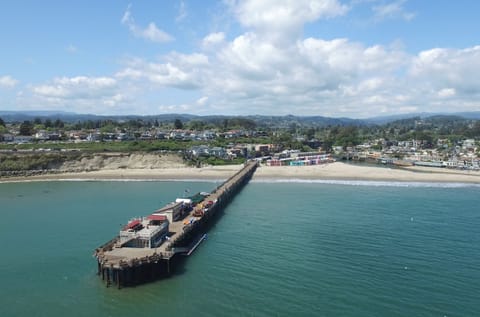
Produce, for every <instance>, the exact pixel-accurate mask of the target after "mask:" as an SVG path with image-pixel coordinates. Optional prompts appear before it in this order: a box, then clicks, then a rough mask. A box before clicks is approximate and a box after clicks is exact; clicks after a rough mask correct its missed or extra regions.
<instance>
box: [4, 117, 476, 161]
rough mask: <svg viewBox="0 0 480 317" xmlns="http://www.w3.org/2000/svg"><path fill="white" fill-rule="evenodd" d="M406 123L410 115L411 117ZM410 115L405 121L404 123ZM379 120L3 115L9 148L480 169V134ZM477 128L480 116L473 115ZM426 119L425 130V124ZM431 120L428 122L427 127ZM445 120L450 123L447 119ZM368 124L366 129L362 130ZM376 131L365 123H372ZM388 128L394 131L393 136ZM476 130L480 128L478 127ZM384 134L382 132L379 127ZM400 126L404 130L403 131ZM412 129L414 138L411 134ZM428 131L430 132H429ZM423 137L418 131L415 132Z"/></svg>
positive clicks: (195, 158)
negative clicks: (317, 122) (279, 122)
mask: <svg viewBox="0 0 480 317" xmlns="http://www.w3.org/2000/svg"><path fill="white" fill-rule="evenodd" d="M404 123H405V122H404ZM404 123H402V124H404ZM396 124H397V125H398V122H394V123H391V124H390V125H385V126H374V127H352V126H350V127H348V126H347V127H342V126H340V127H338V126H337V127H324V128H318V127H317V128H312V127H308V126H307V127H303V128H298V127H296V129H295V130H292V129H291V127H288V128H278V127H273V128H265V127H261V128H260V127H259V126H260V125H258V124H256V123H251V122H248V128H249V129H246V128H245V127H242V126H241V125H239V126H236V127H235V128H233V129H228V127H226V128H225V127H223V128H220V127H218V126H214V125H211V126H210V127H208V128H207V129H202V130H200V129H194V127H195V126H194V125H193V124H188V123H187V124H184V123H183V122H179V121H178V120H176V121H175V122H173V123H170V124H165V125H163V126H161V125H159V124H152V125H148V124H142V125H138V126H137V127H133V126H132V125H130V126H126V125H122V124H119V123H115V122H108V123H107V124H103V125H102V124H98V126H97V127H87V126H85V125H83V126H82V125H80V124H78V123H77V124H67V123H64V122H62V121H61V120H50V119H46V120H44V121H42V120H41V119H36V120H34V121H33V122H27V121H24V122H22V123H18V122H4V121H3V120H1V121H0V142H1V144H0V150H1V151H2V152H3V153H9V152H15V153H21V152H42V151H43V152H49V151H64V152H66V151H88V150H94V151H125V150H127V151H137V150H140V151H141V150H146V151H173V152H178V153H181V154H182V156H183V157H184V159H185V160H187V161H190V162H191V163H192V165H197V166H200V165H204V164H213V165H215V164H229V162H230V163H239V162H242V161H243V160H245V159H257V160H258V161H261V162H263V163H264V164H266V165H270V166H282V165H292V166H302V165H316V164H324V163H328V162H332V161H334V160H353V161H359V162H370V163H378V164H392V165H397V166H409V165H418V166H429V167H439V168H458V169H469V170H478V169H479V168H480V155H479V153H480V152H479V149H480V147H479V139H480V136H476V137H468V136H467V135H469V136H471V135H472V133H470V131H468V130H467V132H469V133H465V135H455V137H454V138H452V137H451V136H444V137H441V136H439V137H433V131H435V129H436V128H435V127H432V125H431V124H430V125H429V123H428V121H425V122H421V121H420V120H418V119H416V120H414V121H413V124H414V126H413V128H410V129H408V128H407V127H408V125H407V124H404V125H403V126H402V129H403V130H404V131H403V134H402V135H400V132H402V131H401V130H400V129H398V127H397V128H393V127H392V126H395V125H396ZM466 124H468V126H467V129H468V127H470V129H471V130H472V131H476V130H475V129H478V126H479V123H478V121H476V122H474V123H473V124H472V123H471V122H469V123H466ZM419 126H421V127H422V130H421V133H418V127H419ZM425 127H427V128H426V129H425ZM442 127H443V126H442ZM362 129H363V130H362ZM367 129H370V130H367ZM372 129H377V131H375V132H374V133H372V132H369V135H367V133H366V132H365V131H372ZM385 131H389V132H390V134H393V135H388V136H386V137H385V134H386V133H385ZM475 133H476V132H475ZM382 134H383V135H384V137H379V135H382ZM395 134H396V135H397V136H398V138H395ZM406 135H407V136H408V135H410V136H412V137H411V138H407V137H405V136H406ZM422 136H423V137H422ZM415 137H416V138H415Z"/></svg>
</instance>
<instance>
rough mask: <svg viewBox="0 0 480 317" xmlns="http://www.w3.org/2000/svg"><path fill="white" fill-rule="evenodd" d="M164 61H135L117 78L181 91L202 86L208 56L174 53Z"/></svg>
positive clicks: (129, 63)
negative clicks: (144, 81) (140, 81)
mask: <svg viewBox="0 0 480 317" xmlns="http://www.w3.org/2000/svg"><path fill="white" fill-rule="evenodd" d="M164 59H165V61H164V62H147V61H145V60H143V59H133V60H131V61H129V62H128V67H126V68H125V69H123V70H121V71H120V72H118V73H117V74H116V77H117V78H120V79H124V80H125V79H126V80H134V81H139V80H147V81H149V82H151V83H153V84H155V85H158V86H162V87H176V88H180V89H196V88H199V87H201V86H202V82H203V74H204V73H205V68H206V67H207V66H208V65H209V60H208V57H207V56H206V55H203V54H199V53H194V54H180V53H175V52H174V53H171V54H169V55H167V56H165V58H164Z"/></svg>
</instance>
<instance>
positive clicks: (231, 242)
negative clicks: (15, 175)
mask: <svg viewBox="0 0 480 317" xmlns="http://www.w3.org/2000/svg"><path fill="white" fill-rule="evenodd" d="M215 186H216V184H215V183H212V182H205V183H204V182H41V183H16V184H0V216H1V221H0V241H2V248H1V255H0V283H1V284H0V304H1V307H2V308H1V316H132V315H137V316H370V317H372V316H432V317H433V316H440V317H443V316H449V317H451V316H480V266H479V265H480V207H479V202H480V199H479V193H480V187H478V186H463V185H456V186H450V185H449V186H443V185H440V184H431V185H424V184H423V185H421V184H408V186H406V185H405V184H396V185H395V184H394V185H393V186H391V185H390V184H382V183H368V182H356V183H340V182H338V183H337V182H333V183H301V182H300V183H269V182H253V183H250V184H248V185H247V186H246V187H245V188H244V189H243V190H242V192H241V193H240V194H239V195H238V196H237V197H236V198H235V199H234V200H233V201H232V203H231V204H230V205H229V206H228V207H227V208H226V209H225V212H224V214H223V215H222V216H221V218H220V219H219V220H218V221H217V222H216V224H215V226H214V227H213V228H212V229H211V230H210V232H209V234H208V240H206V241H205V242H204V243H203V244H202V245H201V246H200V247H199V248H198V249H197V251H195V253H194V254H193V255H192V256H191V257H189V258H188V259H187V261H185V262H184V263H183V265H182V266H181V267H180V268H179V269H178V270H177V272H176V274H175V275H174V276H172V277H171V278H168V279H164V280H161V281H159V282H155V283H150V284H146V285H142V286H139V287H135V288H124V289H121V290H117V289H116V288H106V287H105V285H104V284H103V283H102V282H101V280H100V279H99V278H98V277H97V276H96V275H95V273H96V262H95V259H94V258H93V257H92V253H93V250H94V249H95V247H97V246H98V245H100V244H102V243H104V242H106V241H108V240H109V239H110V238H112V237H113V236H114V235H115V234H116V233H117V230H118V229H119V228H120V224H122V223H125V222H126V221H128V220H129V219H130V218H131V217H134V216H141V215H146V214H148V213H149V212H151V211H153V210H154V209H155V208H157V207H160V206H163V205H164V204H166V203H168V202H169V201H171V200H174V199H175V198H176V197H178V196H181V195H183V193H184V190H185V189H186V188H188V189H189V190H190V192H192V193H194V192H197V191H210V190H211V189H213V188H214V187H215Z"/></svg>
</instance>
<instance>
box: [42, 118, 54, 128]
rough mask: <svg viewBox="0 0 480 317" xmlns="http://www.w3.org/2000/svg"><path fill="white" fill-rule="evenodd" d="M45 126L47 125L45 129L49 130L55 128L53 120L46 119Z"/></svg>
mask: <svg viewBox="0 0 480 317" xmlns="http://www.w3.org/2000/svg"><path fill="white" fill-rule="evenodd" d="M44 125H45V128H47V129H48V128H51V127H53V124H52V120H50V119H46V120H45V124H44Z"/></svg>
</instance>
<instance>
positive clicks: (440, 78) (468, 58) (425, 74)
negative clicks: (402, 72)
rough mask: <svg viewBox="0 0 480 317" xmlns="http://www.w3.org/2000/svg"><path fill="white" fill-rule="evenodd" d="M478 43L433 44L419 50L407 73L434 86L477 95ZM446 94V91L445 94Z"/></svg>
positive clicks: (479, 92) (478, 89) (478, 90)
mask: <svg viewBox="0 0 480 317" xmlns="http://www.w3.org/2000/svg"><path fill="white" fill-rule="evenodd" d="M479 73H480V46H474V47H470V48H466V49H445V48H434V49H431V50H426V51H422V52H420V53H419V54H418V55H417V56H416V57H415V58H414V60H413V62H412V66H411V67H410V74H411V76H412V77H413V78H418V79H419V80H420V81H422V82H423V83H424V84H425V85H428V86H429V87H431V88H432V89H435V90H440V91H441V90H443V89H447V90H444V91H443V93H441V94H439V95H440V96H445V95H446V94H447V92H450V95H451V92H455V93H456V94H462V95H480V77H479V76H478V74H479ZM447 95H448V94H447Z"/></svg>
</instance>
